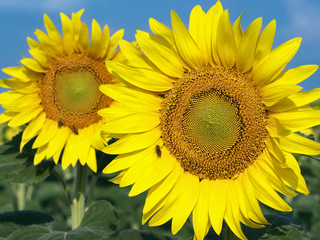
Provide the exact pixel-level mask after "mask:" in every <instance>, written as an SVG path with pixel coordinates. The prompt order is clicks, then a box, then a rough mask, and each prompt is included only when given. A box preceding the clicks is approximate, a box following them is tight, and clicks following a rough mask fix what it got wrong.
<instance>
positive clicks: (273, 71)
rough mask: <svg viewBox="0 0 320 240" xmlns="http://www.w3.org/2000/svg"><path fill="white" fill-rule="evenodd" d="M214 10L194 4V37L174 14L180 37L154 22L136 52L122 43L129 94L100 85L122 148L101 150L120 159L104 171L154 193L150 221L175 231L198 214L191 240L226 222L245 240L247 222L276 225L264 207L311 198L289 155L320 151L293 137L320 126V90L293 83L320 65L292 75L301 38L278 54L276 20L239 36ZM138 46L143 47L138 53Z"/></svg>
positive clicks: (121, 71) (109, 128)
mask: <svg viewBox="0 0 320 240" xmlns="http://www.w3.org/2000/svg"><path fill="white" fill-rule="evenodd" d="M240 19H241V16H240V17H239V18H238V19H237V20H236V21H235V22H234V24H233V25H232V24H231V22H230V19H229V13H228V10H223V8H222V6H221V3H220V2H219V1H218V2H217V3H216V4H215V5H214V6H213V7H212V8H211V9H210V10H209V11H208V12H207V13H205V12H204V11H203V10H202V9H201V7H200V6H195V7H194V8H193V10H192V12H191V15H190V22H189V29H187V28H186V27H185V25H184V24H183V22H182V21H181V19H180V18H179V17H178V15H177V14H176V13H175V12H174V11H172V12H171V22H172V30H171V29H169V28H168V27H167V26H165V25H163V24H162V23H160V22H158V21H156V20H154V19H150V28H151V30H152V32H153V34H154V35H153V34H149V33H146V32H142V31H137V34H136V40H137V43H138V45H139V48H136V47H135V46H133V45H132V44H130V43H128V42H126V41H124V40H122V41H120V43H119V46H120V49H121V51H122V52H123V54H124V55H125V56H126V58H127V59H128V63H126V64H124V63H116V62H111V61H107V62H106V64H107V67H108V70H109V71H110V72H111V73H112V74H113V75H114V76H116V77H117V78H119V79H120V80H121V81H122V82H123V83H125V84H126V85H124V86H116V85H102V86H101V87H100V89H101V91H102V92H103V93H105V94H106V95H107V96H109V97H110V98H112V99H114V100H115V102H116V103H117V104H114V105H113V106H112V107H110V108H107V109H103V110H100V111H99V114H101V116H103V117H104V118H106V119H108V122H107V123H106V124H105V125H104V126H103V127H102V129H103V130H104V131H106V132H109V133H111V136H113V137H116V138H119V140H118V141H117V142H115V143H113V144H111V145H110V146H107V147H106V148H105V149H104V150H103V151H104V152H106V153H108V154H119V156H118V157H117V158H116V159H115V160H113V161H112V162H111V163H110V164H109V165H108V166H107V167H106V168H105V169H104V170H103V172H104V173H106V174H109V173H114V172H118V171H121V172H120V173H119V175H118V176H117V177H115V178H114V179H113V180H112V181H113V182H115V183H117V184H119V185H120V187H125V186H129V185H132V184H133V186H132V188H131V191H130V193H129V196H135V195H137V194H140V193H142V192H144V191H146V190H149V191H148V195H147V197H146V201H145V205H144V208H143V219H142V223H143V224H144V223H146V222H148V224H149V226H158V225H161V224H164V223H165V222H167V221H169V220H171V219H172V233H173V234H175V233H177V232H178V231H179V230H180V229H181V227H182V226H183V225H184V223H185V222H186V220H187V218H188V217H189V215H190V214H192V222H193V227H194V232H195V239H203V238H204V237H205V235H206V234H207V232H208V230H209V228H210V227H211V226H212V227H213V229H214V231H215V232H216V233H217V234H218V235H219V234H220V233H221V228H222V224H223V221H224V220H225V221H226V223H227V224H228V226H229V227H230V229H231V230H232V231H233V232H234V233H235V234H236V235H237V236H238V237H239V238H241V239H246V237H245V235H244V234H243V232H242V230H241V224H240V223H242V224H245V225H247V226H249V227H253V228H262V227H264V226H265V224H268V222H267V220H266V219H265V217H264V215H263V213H262V211H261V208H260V204H259V202H261V203H263V204H265V205H267V206H269V207H271V208H274V209H276V210H279V211H291V208H290V206H289V205H288V204H287V203H286V202H285V201H284V200H283V199H282V198H281V197H280V196H279V195H278V193H281V194H284V195H287V196H290V197H293V196H296V195H297V192H300V193H302V194H305V195H307V194H308V193H309V191H308V189H307V187H306V183H305V180H304V178H303V177H302V175H301V172H300V168H299V165H298V163H297V161H296V159H295V158H294V156H293V155H292V153H298V154H309V155H315V154H320V144H319V143H316V142H314V141H312V140H309V139H306V138H304V137H303V136H301V135H299V134H297V133H295V132H297V131H299V130H302V129H306V128H309V127H312V126H315V125H317V124H319V123H320V111H318V110H313V109H312V108H311V107H309V106H308V105H307V104H308V103H310V102H312V101H315V100H316V99H318V97H319V94H320V89H313V90H310V91H304V92H302V91H300V90H301V89H302V87H300V86H298V85H297V84H298V83H300V82H301V81H303V80H304V79H306V78H308V77H309V76H310V75H311V74H313V73H314V72H315V71H316V69H317V66H315V65H308V66H307V65H306V66H300V67H297V68H293V69H289V70H284V68H285V67H286V65H287V63H288V62H289V61H290V60H291V59H292V57H293V56H294V55H295V53H296V52H297V50H298V48H299V46H300V42H301V38H295V39H292V40H290V41H288V42H285V43H283V44H282V45H280V46H278V47H276V48H274V49H272V44H273V39H274V34H275V28H276V22H275V21H274V20H273V21H271V22H270V23H269V24H268V25H267V26H266V27H265V28H264V30H263V31H262V32H261V34H260V30H261V26H262V19H261V18H258V19H256V20H254V21H253V22H252V23H251V24H250V25H249V26H248V28H247V29H246V30H245V31H244V32H243V31H242V28H241V24H240ZM140 49H141V50H140ZM142 52H143V53H142Z"/></svg>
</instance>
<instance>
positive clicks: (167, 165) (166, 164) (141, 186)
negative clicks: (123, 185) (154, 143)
mask: <svg viewBox="0 0 320 240" xmlns="http://www.w3.org/2000/svg"><path fill="white" fill-rule="evenodd" d="M169 154H170V153H169V151H162V155H161V157H158V158H157V159H156V161H155V162H154V163H152V164H151V165H149V167H147V168H145V170H144V171H143V173H142V174H141V176H140V177H139V179H138V180H137V182H136V183H135V184H134V185H133V187H132V189H131V191H130V193H129V196H130V197H131V196H136V195H138V194H140V193H142V192H144V191H146V190H147V189H149V188H150V187H152V186H153V185H155V184H156V183H158V182H160V181H161V180H162V179H163V178H165V177H166V176H167V175H168V174H169V173H170V172H171V171H172V169H173V167H174V166H175V164H174V163H175V160H174V159H173V158H172V157H171V156H169Z"/></svg>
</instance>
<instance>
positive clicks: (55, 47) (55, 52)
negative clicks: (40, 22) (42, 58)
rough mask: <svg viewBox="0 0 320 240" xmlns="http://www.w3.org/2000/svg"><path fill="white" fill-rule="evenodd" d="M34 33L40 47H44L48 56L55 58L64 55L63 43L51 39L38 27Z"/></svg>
mask: <svg viewBox="0 0 320 240" xmlns="http://www.w3.org/2000/svg"><path fill="white" fill-rule="evenodd" d="M35 35H36V36H37V37H38V40H39V43H40V46H41V49H45V50H46V54H48V55H49V56H50V57H52V58H57V57H61V56H63V55H64V49H63V45H62V44H61V43H60V42H55V41H53V40H52V39H51V38H49V37H48V36H47V35H46V34H45V33H44V32H42V31H40V30H38V29H37V30H36V31H35Z"/></svg>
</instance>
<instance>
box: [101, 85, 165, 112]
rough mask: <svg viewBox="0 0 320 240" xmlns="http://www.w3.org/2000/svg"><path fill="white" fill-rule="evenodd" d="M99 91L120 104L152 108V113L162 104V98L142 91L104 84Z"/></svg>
mask: <svg viewBox="0 0 320 240" xmlns="http://www.w3.org/2000/svg"><path fill="white" fill-rule="evenodd" d="M100 91H101V92H103V93H104V94H106V95H107V96H109V97H111V98H112V99H113V100H115V101H117V102H120V103H122V104H125V105H128V106H132V105H140V106H141V108H145V107H146V106H149V107H153V108H154V111H157V110H158V109H159V108H160V104H161V102H162V98H160V97H159V96H156V95H154V94H149V93H147V92H144V91H136V90H134V89H131V88H129V87H126V86H120V85H114V84H106V85H102V86H100Z"/></svg>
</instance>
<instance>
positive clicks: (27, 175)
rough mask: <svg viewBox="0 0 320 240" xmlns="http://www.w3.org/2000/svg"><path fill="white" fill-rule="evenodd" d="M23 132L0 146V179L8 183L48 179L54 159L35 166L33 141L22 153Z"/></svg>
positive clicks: (34, 181)
mask: <svg viewBox="0 0 320 240" xmlns="http://www.w3.org/2000/svg"><path fill="white" fill-rule="evenodd" d="M20 141H21V134H19V135H18V136H16V137H14V138H13V139H12V140H11V141H10V142H8V143H5V144H4V145H1V146H0V181H1V182H6V183H12V182H15V183H27V184H30V183H37V182H41V181H43V180H44V179H46V178H47V177H48V176H49V175H50V171H51V170H52V168H53V167H54V163H53V162H52V161H43V162H42V163H41V164H39V165H37V166H34V165H33V157H34V151H33V150H32V149H31V143H30V144H28V145H27V146H26V147H25V148H24V150H23V151H22V152H21V153H20V152H19V146H20Z"/></svg>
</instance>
